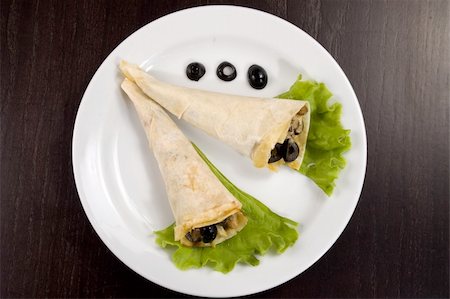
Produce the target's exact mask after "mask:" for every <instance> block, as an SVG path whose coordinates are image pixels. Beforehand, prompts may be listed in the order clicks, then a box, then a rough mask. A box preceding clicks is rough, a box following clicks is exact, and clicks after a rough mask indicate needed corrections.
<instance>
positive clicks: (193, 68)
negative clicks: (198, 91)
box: [186, 62, 206, 81]
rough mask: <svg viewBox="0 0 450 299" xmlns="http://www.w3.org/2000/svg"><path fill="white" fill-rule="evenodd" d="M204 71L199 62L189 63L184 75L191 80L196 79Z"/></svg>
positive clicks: (198, 78) (201, 75)
mask: <svg viewBox="0 0 450 299" xmlns="http://www.w3.org/2000/svg"><path fill="white" fill-rule="evenodd" d="M205 73H206V71H205V66H204V65H203V64H201V63H199V62H193V63H190V64H189V65H188V66H187V67H186V76H187V77H188V78H189V79H191V80H192V81H198V80H200V78H201V77H203V75H204V74H205Z"/></svg>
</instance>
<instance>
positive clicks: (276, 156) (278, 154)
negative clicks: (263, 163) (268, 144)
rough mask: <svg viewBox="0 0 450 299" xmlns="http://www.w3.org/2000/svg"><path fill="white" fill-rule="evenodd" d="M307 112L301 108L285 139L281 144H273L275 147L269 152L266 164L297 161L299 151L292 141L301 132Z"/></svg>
mask: <svg viewBox="0 0 450 299" xmlns="http://www.w3.org/2000/svg"><path fill="white" fill-rule="evenodd" d="M304 108H305V110H304ZM307 111H308V110H307V108H306V107H303V108H302V109H301V110H300V112H299V113H298V114H297V115H295V116H294V117H293V118H292V121H291V125H290V126H289V130H288V133H287V136H286V139H285V140H284V142H283V143H277V144H275V147H274V148H273V149H272V151H271V152H270V158H269V161H268V163H274V162H277V161H279V160H281V159H283V160H284V161H285V162H292V161H295V159H297V157H298V155H299V154H300V149H299V146H298V144H297V143H296V142H295V141H294V137H295V136H297V135H300V134H301V133H302V132H303V129H304V123H303V115H304V114H305V113H306V112H307Z"/></svg>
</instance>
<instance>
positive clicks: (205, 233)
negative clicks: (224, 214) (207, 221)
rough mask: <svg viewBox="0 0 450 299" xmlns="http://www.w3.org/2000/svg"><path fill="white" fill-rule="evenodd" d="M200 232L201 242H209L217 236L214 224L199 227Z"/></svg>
mask: <svg viewBox="0 0 450 299" xmlns="http://www.w3.org/2000/svg"><path fill="white" fill-rule="evenodd" d="M200 234H201V235H202V238H203V243H211V242H212V241H214V239H215V238H216V236H217V227H216V225H215V224H213V225H208V226H204V227H201V228H200Z"/></svg>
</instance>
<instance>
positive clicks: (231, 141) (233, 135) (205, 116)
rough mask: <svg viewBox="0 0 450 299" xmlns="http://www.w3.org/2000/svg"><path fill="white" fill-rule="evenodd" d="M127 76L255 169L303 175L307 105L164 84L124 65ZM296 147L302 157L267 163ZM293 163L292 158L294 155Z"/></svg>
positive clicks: (307, 117) (173, 112) (170, 110)
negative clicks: (284, 168)
mask: <svg viewBox="0 0 450 299" xmlns="http://www.w3.org/2000/svg"><path fill="white" fill-rule="evenodd" d="M120 69H121V70H122V72H123V74H124V75H125V76H126V77H127V78H128V79H130V80H131V81H133V82H135V83H136V84H137V85H138V86H139V87H140V88H141V89H142V91H143V92H144V93H145V94H146V95H147V96H148V97H150V98H151V99H153V100H154V101H156V102H157V103H158V104H160V105H161V106H162V107H164V108H165V109H167V110H168V111H169V112H171V113H172V114H174V115H175V116H176V117H177V118H179V119H183V120H185V121H187V122H188V123H190V124H192V125H193V126H195V127H197V128H200V129H201V130H203V131H205V132H206V133H208V134H209V135H211V136H213V137H215V138H217V139H219V140H222V141H223V142H225V143H226V144H228V145H230V146H231V147H233V148H234V149H236V150H237V151H239V152H240V153H242V154H243V155H245V156H247V157H249V158H250V159H251V160H252V161H253V164H254V165H255V166H256V167H269V168H270V169H272V170H275V169H277V167H278V166H279V165H280V164H287V165H288V166H289V167H291V168H293V169H296V170H298V169H300V166H301V163H302V161H303V156H304V153H305V147H306V140H307V137H308V131H309V124H310V107H309V103H308V102H306V101H301V100H284V99H283V100H280V99H274V98H257V97H245V96H237V95H229V94H223V93H217V92H210V91H204V90H198V89H192V88H186V87H181V86H176V85H172V84H168V83H165V82H161V81H159V80H158V79H156V78H155V77H153V76H151V75H149V74H147V73H146V72H145V71H143V70H142V69H140V68H139V67H138V66H137V65H134V64H130V63H127V62H125V61H122V62H121V64H120ZM287 140H289V141H294V142H295V144H296V145H297V146H298V149H297V150H298V156H293V157H294V159H286V160H285V159H284V158H283V159H281V160H280V159H279V160H277V161H275V162H273V161H272V162H271V163H269V159H271V157H272V156H273V153H274V152H273V150H274V149H275V147H276V145H277V144H280V145H281V144H283V143H284V142H285V141H287ZM291 157H292V155H291Z"/></svg>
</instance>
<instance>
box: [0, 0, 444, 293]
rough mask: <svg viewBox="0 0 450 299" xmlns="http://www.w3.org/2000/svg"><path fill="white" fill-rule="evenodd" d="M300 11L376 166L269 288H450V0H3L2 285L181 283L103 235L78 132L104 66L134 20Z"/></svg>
mask: <svg viewBox="0 0 450 299" xmlns="http://www.w3.org/2000/svg"><path fill="white" fill-rule="evenodd" d="M217 3H220V4H237V5H243V6H249V7H254V8H257V9H260V10H263V11H267V12H270V13H272V14H275V15H278V16H280V17H282V18H285V19H287V20H288V21H290V22H292V23H293V24H295V25H297V26H298V27H300V28H301V29H303V30H304V31H306V32H308V33H309V34H310V35H311V36H313V37H314V38H315V39H317V40H318V41H319V42H320V43H321V44H322V45H323V46H324V47H325V48H326V49H327V50H328V51H329V52H330V53H331V55H332V56H333V57H334V58H335V59H336V60H337V62H338V63H339V64H340V65H341V67H342V68H343V70H344V71H345V73H346V74H347V76H348V78H349V80H350V82H351V83H352V85H353V87H354V89H355V92H356V94H357V96H358V98H359V101H360V103H361V107H362V110H363V114H364V117H365V121H366V127H367V134H368V165H367V176H366V179H365V184H364V189H363V192H362V195H361V199H360V203H359V204H358V207H357V209H356V211H355V214H354V216H353V218H352V219H351V221H350V223H349V225H348V226H347V228H346V229H345V231H344V233H343V234H342V236H341V237H340V238H339V240H338V241H337V242H336V244H335V245H334V246H333V247H332V248H331V250H330V251H329V252H328V253H327V254H325V256H324V257H323V258H322V259H320V260H319V261H318V262H317V263H316V264H315V265H313V266H312V267H311V268H310V269H308V270H307V271H305V272H304V273H302V274H301V275H300V276H298V277H296V278H295V279H293V280H291V281H289V282H287V283H285V284H284V285H282V286H279V287H277V288H275V289H272V290H269V291H266V292H263V293H260V294H257V295H256V296H257V297H267V298H270V297H322V298H325V297H448V296H449V101H450V99H449V85H450V77H449V69H450V65H449V54H450V53H449V34H450V31H449V9H450V5H449V1H440V0H430V1H426V0H423V1H421V0H403V1H402V0H392V1H383V0H374V1H368V0H342V1H338V0H315V1H294V0H280V1H276V0H274V1H269V0H266V1H258V0H247V1H201V0H198V1H195V0H185V1H182V0H180V1H156V0H155V1H140V0H136V1H123V0H117V1H109V0H103V1H99V0H92V1H86V0H67V1H51V0H48V1H47V0H46V1H44V0H41V1H26V0H22V1H21V0H12V1H11V0H1V1H0V5H1V6H0V10H1V20H0V21H1V48H0V52H1V94H0V98H1V106H0V113H1V115H0V117H1V118H0V119H1V127H0V138H1V145H0V156H1V158H0V161H1V164H0V165H1V179H0V182H1V189H0V190H1V197H0V198H1V236H0V237H1V239H0V240H1V293H0V297H2V298H7V297H181V296H183V295H182V294H178V293H175V292H172V291H169V290H166V289H164V288H162V287H159V286H157V285H155V284H153V283H152V282H149V281H147V280H146V279H144V278H142V277H140V276H139V275H138V274H136V273H134V272H133V271H132V270H130V269H129V268H128V267H127V266H125V265H124V264H123V263H122V262H120V261H119V260H118V259H117V258H116V257H115V256H114V255H113V254H112V253H111V252H110V251H109V250H108V249H107V247H106V246H105V245H104V244H103V243H102V242H101V240H100V239H99V238H98V236H97V235H96V233H95V232H94V230H93V229H92V226H91V225H90V223H89V221H88V219H87V217H86V215H85V214H84V212H83V209H82V206H81V204H80V201H79V199H78V195H77V190H76V187H75V183H74V178H73V173H72V165H71V140H72V130H73V125H74V120H75V116H76V112H77V108H78V105H79V103H80V100H81V97H82V95H83V92H84V90H85V89H86V86H87V84H88V83H89V81H90V79H91V77H92V75H93V74H94V72H95V71H96V69H97V68H98V67H99V65H100V64H101V63H102V61H103V60H104V59H105V58H106V56H107V55H108V54H109V53H110V52H111V51H112V50H113V49H114V47H116V46H117V45H118V44H119V43H120V42H121V41H122V40H123V39H124V38H126V37H127V36H128V35H129V34H131V33H132V32H134V31H135V30H137V29H138V28H140V27H141V26H143V25H145V24H147V23H149V22H151V21H152V20H154V19H156V18H158V17H161V16H163V15H166V14H168V13H171V12H173V11H176V10H179V9H183V8H187V7H192V6H197V5H205V4H217Z"/></svg>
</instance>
